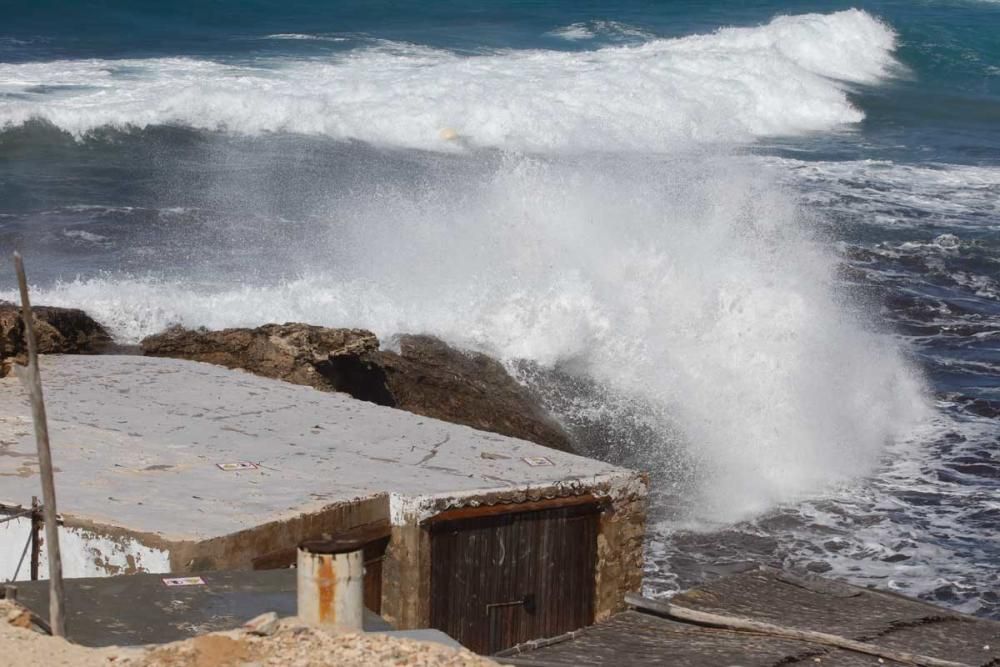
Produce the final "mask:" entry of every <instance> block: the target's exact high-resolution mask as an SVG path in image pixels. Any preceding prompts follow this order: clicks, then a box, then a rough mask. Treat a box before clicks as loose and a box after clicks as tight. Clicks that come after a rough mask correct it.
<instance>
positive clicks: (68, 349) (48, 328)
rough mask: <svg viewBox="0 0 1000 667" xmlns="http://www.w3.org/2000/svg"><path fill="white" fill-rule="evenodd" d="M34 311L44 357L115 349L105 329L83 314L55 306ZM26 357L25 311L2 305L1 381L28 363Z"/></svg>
mask: <svg viewBox="0 0 1000 667" xmlns="http://www.w3.org/2000/svg"><path fill="white" fill-rule="evenodd" d="M32 310H33V312H34V315H35V335H36V337H37V340H38V352H39V353H40V354H98V353H100V352H102V351H103V350H105V349H106V348H107V347H108V346H110V345H111V337H110V336H109V335H108V332H107V331H106V330H105V329H104V327H102V326H101V325H100V324H98V323H97V321H96V320H94V319H93V318H92V317H90V316H89V315H87V313H85V312H83V311H82V310H78V309H76V308H55V307H51V306H35V307H34V308H33V309H32ZM26 355H27V347H26V345H25V342H24V322H23V321H22V319H21V307H20V306H19V305H16V304H13V303H10V302H8V301H0V377H3V376H5V375H7V374H8V373H9V372H10V369H11V365H12V364H13V363H14V362H15V361H16V362H17V363H25V362H26V360H27V359H26Z"/></svg>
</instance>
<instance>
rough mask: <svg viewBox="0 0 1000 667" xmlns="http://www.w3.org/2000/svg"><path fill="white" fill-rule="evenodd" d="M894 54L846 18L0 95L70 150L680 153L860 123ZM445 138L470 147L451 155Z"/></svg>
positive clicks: (189, 67) (66, 74)
mask: <svg viewBox="0 0 1000 667" xmlns="http://www.w3.org/2000/svg"><path fill="white" fill-rule="evenodd" d="M894 45H895V36H894V34H893V31H892V30H891V29H890V28H889V27H887V26H886V25H885V24H883V23H881V22H880V21H878V20H877V19H875V18H873V17H872V16H871V15H869V14H867V13H865V12H863V11H859V10H849V11H843V12H837V13H833V14H807V15H800V16H782V17H778V18H776V19H774V20H773V21H771V22H770V23H768V24H766V25H763V26H760V27H756V28H725V29H721V30H719V31H717V32H715V33H712V34H707V35H695V36H691V37H684V38H678V39H657V40H650V41H648V42H646V43H644V44H641V45H638V46H616V47H607V48H603V49H599V50H596V51H586V52H572V53H567V52H561V51H560V52H557V51H541V50H527V51H503V52H499V53H494V54H488V55H476V56H459V55H456V54H453V53H450V52H445V51H440V50H435V49H431V48H426V47H420V46H414V45H407V44H398V43H382V44H379V45H375V46H368V47H365V48H361V49H355V50H352V51H349V52H347V53H345V54H340V55H337V56H331V57H329V58H327V59H316V58H311V59H306V60H294V59H283V60H272V61H269V62H262V61H255V62H254V63H253V64H246V65H236V64H231V63H228V64H224V63H219V62H214V61H208V60H196V59H187V58H156V59H146V60H117V61H115V60H80V61H58V62H46V63H23V64H5V65H0V93H13V94H15V95H16V96H8V97H7V98H5V99H4V100H3V101H2V102H0V126H7V127H9V126H12V125H13V126H16V125H19V124H22V123H24V122H26V121H28V120H29V119H32V118H38V119H44V120H46V121H48V122H50V123H53V124H54V125H56V126H58V127H60V128H62V129H64V130H66V131H68V132H71V133H73V134H75V135H82V134H85V133H87V132H88V131H91V130H94V129H96V128H100V127H104V126H113V127H122V128H126V127H140V128H141V127H147V126H150V125H156V124H183V125H188V126H192V127H195V128H202V129H210V130H229V131H233V132H240V133H249V134H258V133H262V132H275V131H287V132H297V133H306V134H319V135H326V136H330V137H335V138H343V139H357V140H363V141H368V142H373V143H376V144H383V145H393V146H405V147H416V148H424V149H432V150H439V149H440V150H456V149H457V147H458V146H462V145H465V146H469V145H472V146H496V147H504V148H513V149H525V150H592V149H597V150H636V149H638V150H672V149H674V148H675V147H676V146H677V145H678V144H685V143H689V142H692V141H693V142H726V141H741V140H750V139H753V138H756V137H761V136H769V135H788V134H796V133H804V132H812V131H822V130H827V129H830V128H833V127H837V126H840V125H842V124H845V123H854V122H857V121H860V120H861V119H862V118H863V114H862V112H861V111H860V110H858V109H857V108H856V107H855V106H853V105H852V104H851V102H850V100H849V99H848V96H847V88H848V87H849V86H850V85H855V84H872V83H876V82H878V81H879V80H881V79H883V78H884V77H886V76H889V75H890V74H891V72H892V70H893V68H894V67H895V66H896V64H895V61H894V59H893V56H892V51H893V48H894ZM60 86H62V87H64V88H57V87H60ZM67 86H69V87H70V88H66V87H67ZM40 87H45V88H40ZM40 90H44V91H47V92H38V91H40ZM33 91H34V92H33ZM25 96H26V97H25ZM443 128H450V129H452V130H454V131H455V132H457V134H458V135H459V137H461V139H462V141H459V142H455V141H445V140H442V138H441V137H442V132H441V131H442V129H443Z"/></svg>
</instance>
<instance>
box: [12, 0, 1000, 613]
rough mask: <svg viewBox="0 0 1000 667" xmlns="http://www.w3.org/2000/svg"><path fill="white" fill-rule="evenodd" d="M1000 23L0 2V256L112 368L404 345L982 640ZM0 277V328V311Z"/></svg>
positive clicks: (875, 14) (993, 480)
mask: <svg viewBox="0 0 1000 667" xmlns="http://www.w3.org/2000/svg"><path fill="white" fill-rule="evenodd" d="M998 35H1000V2H996V1H992V2H991V1H987V0H884V1H875V0H872V1H870V2H865V1H860V0H859V1H858V2H855V3H841V2H807V1H802V2H776V1H775V0H771V1H770V2H758V1H752V0H744V1H740V2H737V1H729V2H726V1H717V2H681V1H677V2H658V3H655V2H648V1H647V2H639V1H629V0H621V1H616V2H608V1H604V2H594V1H583V0H572V1H571V0H536V1H532V2H481V1H477V0H463V1H462V2H427V3H388V2H381V1H377V0H365V1H364V2H360V1H359V2H319V1H318V0H312V1H306V0H283V1H281V2H276V1H271V0H267V1H265V0H241V1H237V0H213V1H211V2H207V1H204V0H172V1H170V2H166V1H163V2H153V1H151V0H103V1H97V0H77V1H74V2H70V1H68V0H63V1H61V2H56V1H52V0H30V1H29V0H4V1H2V2H0V249H2V255H3V256H4V257H9V256H10V252H11V251H12V250H13V249H15V248H18V249H20V250H21V251H22V252H23V253H24V254H25V256H26V261H27V264H28V270H29V273H30V277H31V280H32V283H33V290H34V298H35V301H36V302H37V303H47V304H52V305H68V306H76V307H81V308H84V309H86V310H88V311H89V312H90V313H92V314H93V315H94V316H95V317H97V318H98V319H99V320H100V321H102V322H103V323H104V324H105V325H107V326H108V328H109V329H110V330H111V331H112V332H113V334H114V335H115V336H116V337H117V338H118V340H119V341H120V342H122V343H134V342H137V341H138V340H139V339H141V338H142V337H144V336H146V335H148V334H151V333H154V332H157V331H159V330H161V329H163V328H164V327H166V326H168V325H170V324H183V325H186V326H207V327H212V328H218V327H225V326H242V325H256V324H261V323H264V322H275V321H277V322H281V321H303V322H311V323H316V324H325V325H337V326H360V327H366V328H369V329H372V330H374V331H375V332H376V333H378V334H379V335H380V336H381V337H383V338H384V339H385V340H389V338H390V337H391V335H392V334H394V333H399V332H427V333H432V334H436V335H438V336H441V337H443V338H445V339H447V340H448V341H451V342H452V343H454V344H456V345H459V346H464V347H467V348H472V349H480V350H485V351H487V352H489V353H492V354H494V355H496V356H498V357H499V358H501V359H503V360H504V361H505V363H507V364H508V365H509V367H510V369H511V371H512V372H514V373H516V374H517V375H518V377H519V378H521V379H522V380H523V381H524V382H525V383H526V384H528V385H529V386H530V387H531V388H532V389H533V390H535V391H537V392H538V394H539V396H540V397H541V398H542V399H543V400H544V401H545V402H546V403H547V405H548V406H549V407H550V408H551V410H552V411H553V412H554V413H555V414H556V415H557V416H558V417H559V418H560V419H561V420H562V421H563V422H564V423H565V424H566V426H567V428H569V429H571V430H572V431H573V432H574V434H576V435H577V437H578V439H579V442H580V446H581V448H582V449H584V450H585V451H586V452H588V453H590V454H592V455H595V456H600V457H604V458H607V459H609V460H613V461H616V462H619V463H623V464H626V465H634V466H639V467H642V468H645V469H647V470H649V471H651V473H652V480H653V485H654V497H653V507H652V510H651V517H652V519H651V526H650V541H649V547H648V556H647V567H646V573H647V577H646V584H645V586H646V589H647V592H648V593H649V594H652V595H669V594H670V593H671V592H673V591H676V590H678V589H679V588H682V587H686V586H689V585H691V584H694V583H697V582H699V581H703V580H705V579H708V578H712V577H715V576H719V575H720V574H724V573H726V572H728V571H731V570H732V569H734V568H738V567H740V566H741V564H742V563H745V562H747V561H763V562H767V563H771V564H775V565H780V566H785V567H791V568H798V569H802V570H807V571H812V572H818V573H823V574H826V575H828V576H835V577H841V578H845V579H847V580H849V581H852V582H855V583H860V584H862V585H871V586H876V587H879V588H883V589H890V590H895V591H899V592H902V593H905V594H908V595H916V596H920V597H922V598H925V599H927V600H930V601H933V602H937V603H940V604H944V605H947V606H950V607H953V608H955V609H960V610H962V611H967V612H971V613H975V614H980V615H983V616H989V617H993V618H1000V598H998V591H1000V575H998V572H1000V567H998V566H1000V540H998V539H997V537H996V535H997V533H998V529H1000V495H998V491H1000V420H998V415H1000V204H998V202H1000V37H998ZM13 296H14V285H13V278H12V267H11V265H10V262H9V261H7V260H6V259H4V260H2V263H0V298H12V297H13Z"/></svg>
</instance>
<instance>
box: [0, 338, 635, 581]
mask: <svg viewBox="0 0 1000 667" xmlns="http://www.w3.org/2000/svg"><path fill="white" fill-rule="evenodd" d="M41 366H42V368H41V372H42V381H43V383H44V388H45V398H46V404H47V409H48V415H49V429H50V433H51V439H52V447H53V459H54V463H55V466H56V469H57V473H56V487H57V492H58V502H59V510H60V512H61V514H62V516H63V517H64V520H65V525H64V528H63V531H62V536H61V538H60V539H61V542H63V544H64V556H63V558H64V564H65V567H66V573H67V575H68V576H97V575H110V574H119V573H130V572H143V571H145V572H182V571H191V570H194V569H215V568H225V567H247V566H249V564H250V558H251V556H250V555H249V554H256V555H259V554H260V553H263V552H268V551H273V550H276V549H282V548H288V546H289V545H291V544H294V542H295V540H297V539H300V538H301V537H302V536H304V535H309V534H313V535H314V534H316V533H318V532H321V531H323V530H324V529H326V530H341V529H344V528H350V527H352V526H360V525H366V524H371V523H372V522H378V521H388V522H389V523H390V524H391V525H394V526H395V525H403V524H408V523H409V524H413V523H415V522H419V521H421V520H423V519H425V518H427V517H429V516H431V515H433V514H435V513H437V512H440V511H442V510H444V509H449V508H455V507H462V506H476V505H481V504H492V503H508V502H510V503H513V502H524V501H529V500H537V499H539V498H553V497H560V496H567V495H578V494H583V493H588V494H592V495H594V496H596V497H600V496H606V497H608V498H617V497H620V496H623V495H630V496H631V497H632V498H635V497H640V496H641V497H643V498H644V495H645V485H644V482H643V481H642V478H641V477H640V475H639V474H638V473H635V472H633V471H628V470H624V469H621V468H616V467H614V466H611V465H608V464H605V463H601V462H598V461H593V460H590V459H586V458H582V457H579V456H574V455H571V454H566V453H562V452H559V451H555V450H551V449H547V448H543V447H540V446H538V445H534V444H532V443H529V442H525V441H521V440H516V439H513V438H508V437H503V436H499V435H494V434H490V433H484V432H480V431H476V430H473V429H471V428H467V427H464V426H458V425H454V424H449V423H445V422H441V421H437V420H434V419H428V418H425V417H420V416H416V415H413V414H410V413H406V412H402V411H399V410H394V409H391V408H384V407H379V406H376V405H373V404H370V403H365V402H361V401H357V400H354V399H351V398H349V397H346V396H342V395H339V394H329V393H323V392H320V391H316V390H314V389H311V388H308V387H302V386H296V385H291V384H286V383H283V382H280V381H276V380H269V379H265V378H261V377H257V376H253V375H249V374H246V373H243V372H240V371H232V370H227V369H224V368H221V367H217V366H212V365H208V364H202V363H197V362H189V361H181V360H173V359H159V358H148V357H139V356H62V357H58V356H57V357H49V358H45V357H43V358H42V362H41ZM220 466H221V467H220ZM224 468H226V469H224ZM33 495H39V496H40V495H41V493H40V482H39V478H38V464H37V459H36V456H35V442H34V435H33V431H32V424H31V416H30V409H29V405H28V401H27V397H26V395H25V392H24V391H23V389H22V387H21V386H20V383H19V382H18V381H17V380H16V379H15V378H13V377H8V378H5V379H3V380H0V502H4V503H7V504H15V505H16V504H21V505H24V506H27V505H28V504H29V503H30V500H31V497H32V496H33ZM27 530H28V522H27V521H26V520H23V519H20V520H15V521H11V522H8V523H5V524H0V577H2V578H7V577H9V576H10V575H11V574H12V572H13V570H14V567H15V565H16V562H17V560H18V557H19V556H20V554H21V551H22V548H23V546H24V538H25V536H26V535H27ZM199 566H201V567H199ZM26 571H27V570H26V568H22V572H21V575H20V576H19V578H21V579H24V578H25V573H26ZM42 571H43V576H44V572H45V563H44V552H43V563H42Z"/></svg>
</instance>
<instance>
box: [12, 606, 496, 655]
mask: <svg viewBox="0 0 1000 667" xmlns="http://www.w3.org/2000/svg"><path fill="white" fill-rule="evenodd" d="M28 625H29V623H28V616H27V615H26V613H25V612H24V610H23V609H22V608H20V607H17V606H16V605H13V604H11V603H9V602H6V601H3V600H0V666H6V665H10V666H11V667H13V666H14V665H17V666H18V667H32V666H35V665H38V666H39V667H50V666H51V667H63V666H69V665H72V666H73V667H112V666H116V667H117V666H121V667H265V666H266V667H271V666H274V667H277V666H279V665H280V666H281V667H333V666H334V665H336V666H337V667H360V666H368V665H406V666H408V667H487V666H491V665H496V664H497V663H495V662H493V661H492V660H489V659H487V658H483V657H480V656H478V655H475V654H474V653H470V652H469V651H466V650H464V649H460V650H456V649H451V648H448V647H446V646H441V645H438V644H431V643H425V642H417V641H412V640H408V639H399V638H396V637H387V636H385V635H374V634H372V635H368V634H345V635H332V634H329V633H327V632H322V631H318V630H314V629H312V628H309V627H306V626H303V625H299V624H297V623H296V622H295V619H285V620H283V621H281V623H280V624H278V626H277V629H276V630H275V631H274V632H273V634H270V635H267V636H259V635H255V634H251V633H249V632H245V631H242V630H236V631H232V632H220V633H213V634H209V635H203V636H200V637H195V638H193V639H188V640H185V641H182V642H175V643H173V644H165V645H163V646H159V647H156V648H153V649H149V650H140V649H121V648H107V649H90V648H84V647H82V646H76V645H75V644H70V643H69V642H67V641H64V640H62V639H57V638H55V637H49V636H47V635H43V634H39V633H38V632H36V631H33V630H31V629H29V628H28Z"/></svg>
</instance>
